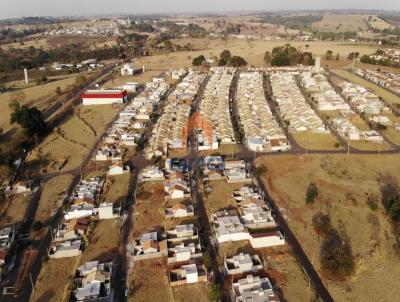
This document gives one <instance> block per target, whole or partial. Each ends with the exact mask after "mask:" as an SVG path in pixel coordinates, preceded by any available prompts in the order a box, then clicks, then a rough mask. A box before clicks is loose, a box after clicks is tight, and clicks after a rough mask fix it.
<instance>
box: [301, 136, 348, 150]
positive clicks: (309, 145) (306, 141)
mask: <svg viewBox="0 0 400 302" xmlns="http://www.w3.org/2000/svg"><path fill="white" fill-rule="evenodd" d="M293 138H294V139H295V140H296V142H297V144H299V145H300V146H301V147H302V148H304V149H307V150H338V149H340V148H341V146H340V145H339V146H337V145H336V144H339V142H338V140H337V139H336V137H334V136H333V135H332V134H319V133H310V132H299V133H294V134H293Z"/></svg>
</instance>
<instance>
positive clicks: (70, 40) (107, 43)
mask: <svg viewBox="0 0 400 302" xmlns="http://www.w3.org/2000/svg"><path fill="white" fill-rule="evenodd" d="M70 44H81V45H82V46H84V47H88V48H89V49H92V50H94V49H99V48H105V47H114V46H117V41H116V40H115V38H112V37H86V36H72V35H66V36H54V37H36V38H34V39H32V40H29V41H25V42H23V43H20V42H18V43H8V44H2V45H0V48H1V49H4V50H12V49H28V48H30V47H34V48H40V49H43V50H50V49H54V48H57V47H65V46H67V45H70Z"/></svg>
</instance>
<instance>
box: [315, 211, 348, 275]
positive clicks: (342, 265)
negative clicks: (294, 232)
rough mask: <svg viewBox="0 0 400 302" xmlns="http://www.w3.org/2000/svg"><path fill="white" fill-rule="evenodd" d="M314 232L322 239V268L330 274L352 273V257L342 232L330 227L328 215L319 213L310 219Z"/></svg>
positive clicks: (346, 238) (346, 239) (344, 234)
mask: <svg viewBox="0 0 400 302" xmlns="http://www.w3.org/2000/svg"><path fill="white" fill-rule="evenodd" d="M312 223H313V227H314V230H315V231H316V232H317V234H318V235H320V236H321V237H323V242H322V244H321V251H320V262H321V266H322V268H323V269H324V270H325V271H327V272H329V273H331V274H339V275H349V274H351V273H352V272H353V271H354V257H353V252H352V248H351V244H350V241H349V238H348V237H347V235H346V233H345V232H344V230H341V231H338V230H336V229H335V228H333V227H332V224H331V220H330V217H329V215H326V214H323V213H322V212H319V213H317V214H315V215H314V216H313V219H312Z"/></svg>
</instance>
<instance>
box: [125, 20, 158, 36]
mask: <svg viewBox="0 0 400 302" xmlns="http://www.w3.org/2000/svg"><path fill="white" fill-rule="evenodd" d="M129 29H131V30H134V31H137V32H144V33H152V32H155V31H156V29H155V28H154V27H153V25H151V23H150V22H146V21H139V22H133V23H132V24H131V26H130V28H129Z"/></svg>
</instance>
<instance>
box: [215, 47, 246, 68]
mask: <svg viewBox="0 0 400 302" xmlns="http://www.w3.org/2000/svg"><path fill="white" fill-rule="evenodd" d="M246 65H247V62H246V60H245V59H243V58H242V57H240V56H232V54H231V52H230V51H229V50H224V51H223V52H221V55H220V56H219V60H218V66H231V67H242V66H246Z"/></svg>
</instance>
